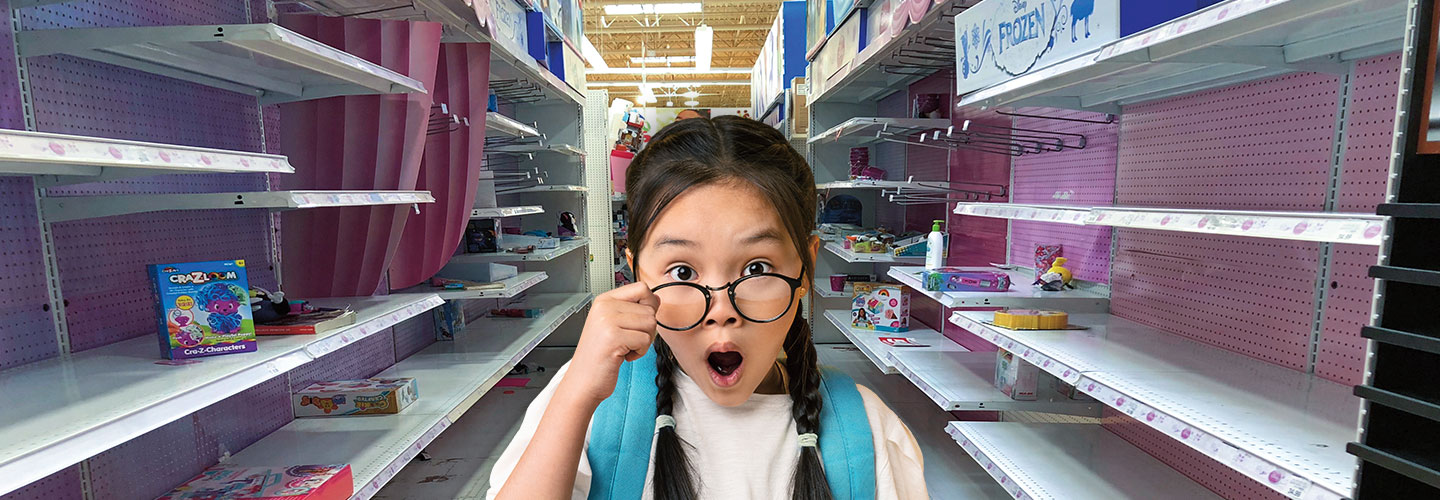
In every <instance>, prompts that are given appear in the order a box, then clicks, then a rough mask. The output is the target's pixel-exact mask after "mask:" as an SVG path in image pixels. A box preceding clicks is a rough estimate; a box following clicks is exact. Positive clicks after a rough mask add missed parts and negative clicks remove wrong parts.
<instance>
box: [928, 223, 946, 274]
mask: <svg viewBox="0 0 1440 500" xmlns="http://www.w3.org/2000/svg"><path fill="white" fill-rule="evenodd" d="M944 223H945V221H943V220H937V221H935V224H934V225H933V226H931V227H930V235H929V236H927V237H926V241H925V269H938V268H941V267H945V233H943V232H940V225H941V224H944Z"/></svg>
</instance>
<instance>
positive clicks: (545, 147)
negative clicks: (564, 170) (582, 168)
mask: <svg viewBox="0 0 1440 500" xmlns="http://www.w3.org/2000/svg"><path fill="white" fill-rule="evenodd" d="M485 152H486V153H503V154H515V155H525V154H538V153H556V154H561V155H565V156H569V157H573V158H584V157H585V150H583V149H580V148H578V147H575V146H572V145H569V144H513V145H507V146H491V147H487V148H485Z"/></svg>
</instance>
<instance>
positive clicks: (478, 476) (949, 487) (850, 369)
mask: <svg viewBox="0 0 1440 500" xmlns="http://www.w3.org/2000/svg"><path fill="white" fill-rule="evenodd" d="M570 353H571V350H570V349H563V348H540V349H536V350H535V351H534V352H532V353H531V354H530V355H529V356H528V357H526V358H525V362H526V363H527V364H528V365H530V366H531V367H532V368H534V367H536V366H543V367H545V368H546V371H545V372H544V373H531V374H528V375H521V376H522V377H529V378H530V379H531V380H530V383H529V385H528V386H527V387H497V388H495V389H492V390H491V391H490V392H489V393H487V394H486V395H485V397H484V398H481V399H480V401H479V402H478V403H476V404H475V406H474V407H472V408H471V409H470V411H469V412H467V413H466V414H465V416H464V417H462V418H461V419H460V420H459V421H458V422H456V423H455V425H454V426H452V427H451V428H450V429H449V430H447V431H445V433H444V434H442V435H441V436H440V437H439V438H438V439H436V440H435V442H434V443H432V444H431V445H430V447H429V448H428V449H427V450H426V451H427V452H428V453H429V454H430V460H429V461H419V460H416V461H413V462H411V463H410V465H409V466H407V467H405V469H404V470H401V471H400V473H399V474H398V475H396V476H395V479H393V480H391V481H390V484H388V485H386V486H385V488H384V489H381V490H380V493H378V494H377V495H376V496H375V498H376V499H379V500H440V499H448V498H454V499H463V500H474V499H481V498H484V497H485V491H486V490H487V489H488V488H489V479H490V469H491V467H493V466H494V464H495V459H496V458H497V457H498V456H499V454H500V451H501V450H502V449H504V447H505V445H506V444H507V443H509V442H510V438H511V437H512V436H514V434H515V430H516V428H518V427H519V425H520V418H521V417H522V416H523V415H524V413H525V408H526V407H527V406H529V404H530V401H532V400H534V399H535V396H536V395H537V394H539V392H540V389H541V388H543V387H544V386H545V384H547V383H549V382H550V375H551V374H552V373H554V371H555V370H556V369H559V368H560V365H562V364H564V362H565V361H566V360H568V359H569V358H570ZM820 362H821V363H822V364H825V365H829V366H833V367H835V368H838V369H840V370H842V371H844V372H845V373H847V374H849V375H850V376H852V377H854V378H855V380H856V381H857V382H859V383H861V384H864V385H865V386H867V387H870V388H871V389H873V390H874V391H875V393H876V394H879V395H880V397H881V398H882V399H884V400H885V402H886V403H887V404H889V405H890V407H891V408H892V409H894V410H895V413H896V414H898V415H899V416H900V419H901V420H903V421H904V422H905V425H907V426H909V427H910V431H911V432H913V433H914V434H915V438H916V440H917V441H919V443H920V448H921V450H922V451H923V452H924V454H925V478H926V481H927V482H928V484H929V489H930V496H931V498H934V499H943V500H969V499H1001V498H1008V497H1007V496H1006V495H1005V492H1004V490H1001V489H1000V487H999V486H998V485H996V484H995V481H994V480H993V479H991V478H990V476H989V475H987V474H985V471H984V470H982V469H981V468H980V467H979V466H978V465H976V463H975V461H974V460H972V459H971V458H970V457H968V456H966V455H965V453H964V452H963V451H961V450H960V447H959V446H958V445H956V444H955V441H953V440H951V439H950V436H949V435H947V434H945V431H944V427H945V422H947V421H949V420H951V417H950V415H949V414H948V413H945V412H943V411H940V409H938V408H936V407H935V404H934V403H932V402H930V400H929V399H927V398H926V397H925V395H924V394H923V393H921V392H920V391H919V390H918V389H916V388H915V387H914V386H912V385H910V383H909V382H907V381H906V380H905V379H903V378H901V377H898V376H893V375H892V376H887V375H882V374H881V373H880V372H879V371H877V370H876V369H875V366H874V365H872V364H870V361H869V360H867V359H865V357H864V355H862V354H861V353H860V352H859V351H857V350H855V349H854V348H853V347H850V346H848V345H846V346H839V345H822V346H820ZM421 391H422V392H421V394H422V397H423V394H424V392H423V391H424V388H421Z"/></svg>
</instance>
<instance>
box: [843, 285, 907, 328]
mask: <svg viewBox="0 0 1440 500" xmlns="http://www.w3.org/2000/svg"><path fill="white" fill-rule="evenodd" d="M854 288H855V298H854V300H853V301H852V302H851V303H850V317H851V325H852V326H854V327H855V328H863V329H866V330H878V331H882V332H903V331H906V330H909V329H910V292H909V291H908V290H906V289H905V287H904V286H901V285H898V284H894V283H856V284H855V285H854Z"/></svg>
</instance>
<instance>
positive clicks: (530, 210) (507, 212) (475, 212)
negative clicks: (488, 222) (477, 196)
mask: <svg viewBox="0 0 1440 500" xmlns="http://www.w3.org/2000/svg"><path fill="white" fill-rule="evenodd" d="M543 213H545V207H542V206H540V205H529V206H523V207H494V208H476V209H472V210H470V218H471V219H498V218H500V217H516V216H520V215H535V214H543Z"/></svg>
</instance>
